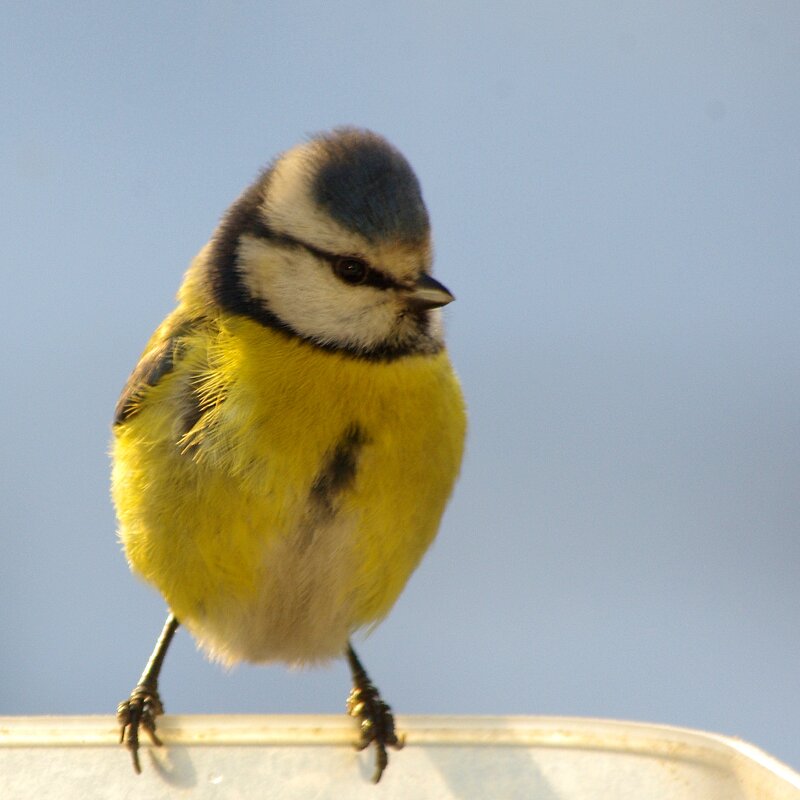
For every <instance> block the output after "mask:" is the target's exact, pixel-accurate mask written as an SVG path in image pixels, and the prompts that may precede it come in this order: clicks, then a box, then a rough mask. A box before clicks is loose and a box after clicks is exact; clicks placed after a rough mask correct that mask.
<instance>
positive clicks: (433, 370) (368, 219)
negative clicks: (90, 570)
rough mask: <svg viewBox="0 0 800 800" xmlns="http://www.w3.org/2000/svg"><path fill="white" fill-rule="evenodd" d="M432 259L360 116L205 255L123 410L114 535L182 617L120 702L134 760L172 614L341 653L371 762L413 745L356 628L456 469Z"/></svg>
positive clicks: (390, 154) (411, 561)
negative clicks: (357, 645)
mask: <svg viewBox="0 0 800 800" xmlns="http://www.w3.org/2000/svg"><path fill="white" fill-rule="evenodd" d="M429 266H430V244H429V232H428V223H427V214H426V213H425V211H424V206H423V205H422V200H421V196H420V195H419V189H418V185H417V184H416V179H415V178H414V176H413V173H411V171H410V168H409V167H408V165H407V164H406V162H405V161H404V160H403V159H402V156H400V155H399V154H398V153H397V152H396V151H394V150H393V149H392V148H391V147H390V146H389V145H388V144H386V143H385V142H384V141H383V140H381V139H380V138H379V137H375V136H374V134H369V133H367V132H360V131H352V130H344V131H338V132H334V134H331V135H329V136H327V137H321V138H319V139H317V140H314V141H312V142H311V143H310V144H309V145H306V146H303V147H300V148H297V149H295V150H293V151H290V152H289V153H288V154H286V155H285V156H283V157H282V158H281V159H280V160H279V161H278V162H277V163H276V164H275V165H273V167H272V168H271V170H270V171H269V172H268V173H266V174H265V175H264V176H262V178H260V179H259V181H258V182H257V183H256V184H254V186H253V187H252V188H251V189H250V190H248V192H246V193H245V195H243V196H242V198H240V200H239V201H237V203H236V204H234V206H233V207H232V209H231V210H230V211H229V213H228V215H227V216H226V218H225V219H224V220H223V223H222V224H221V226H220V229H219V231H218V232H217V233H216V234H215V237H214V239H212V242H211V243H210V244H209V245H208V246H207V247H205V248H204V249H203V250H202V251H201V253H200V254H199V255H198V257H197V258H196V259H195V261H194V262H193V264H192V266H191V268H190V270H189V271H188V273H187V275H186V278H185V280H184V284H183V286H182V288H181V291H180V293H179V304H178V307H177V309H176V310H175V311H174V312H173V313H172V314H171V315H170V316H169V317H168V318H167V319H166V320H165V321H164V323H163V324H162V325H161V326H160V327H159V328H158V330H157V331H156V332H155V334H154V335H153V337H152V339H151V340H150V342H149V343H148V345H147V347H146V349H145V352H144V353H143V355H142V358H141V360H140V362H139V365H138V366H137V368H136V370H135V371H134V373H133V374H132V376H131V378H130V380H129V383H128V385H127V386H126V388H125V391H124V392H123V395H122V397H121V399H120V403H119V405H118V408H117V417H116V423H115V426H114V441H113V462H114V466H113V478H112V493H113V498H114V503H115V506H116V509H117V515H118V519H119V535H120V538H121V541H122V543H123V545H124V547H125V552H126V554H127V557H128V560H129V562H130V565H131V568H132V569H133V570H134V571H135V572H136V573H138V574H139V575H141V576H142V577H143V578H144V579H146V580H147V581H149V582H150V583H151V584H153V585H154V586H155V587H156V588H157V589H158V590H159V591H160V592H161V593H162V594H163V596H164V598H165V599H166V601H167V603H168V605H169V608H170V610H171V613H172V616H171V618H170V619H171V622H170V623H168V628H169V632H168V633H167V629H166V628H165V636H166V639H165V641H164V642H163V643H162V642H160V643H159V648H160V649H159V648H157V653H159V655H158V657H156V655H155V654H154V659H155V661H156V662H157V663H156V664H155V666H153V664H152V662H151V664H150V665H148V669H147V670H146V671H145V674H144V675H143V676H142V679H141V681H140V684H139V685H138V686H137V687H136V689H135V690H134V692H133V693H132V695H131V698H130V700H129V701H126V703H123V704H122V706H121V707H120V719H121V721H122V724H123V737H124V738H125V739H126V741H127V743H128V746H129V747H130V749H131V750H132V751H133V754H134V763H135V765H136V767H137V769H138V757H137V755H136V751H137V748H138V738H137V737H138V733H137V732H138V727H139V725H140V724H142V725H144V727H145V728H146V729H147V730H149V731H150V732H151V733H152V731H153V730H154V727H155V723H154V718H155V716H156V715H157V714H158V713H160V710H161V703H160V699H159V698H158V693H157V690H156V682H157V676H158V671H159V670H160V665H161V660H163V655H164V652H165V651H166V646H167V645H168V644H169V639H170V638H171V635H172V633H173V632H174V629H175V627H177V621H178V620H179V621H180V623H182V624H183V625H185V626H186V627H187V628H188V629H189V630H190V631H191V632H192V634H193V635H194V636H195V638H196V639H197V640H198V642H199V643H200V644H201V646H203V647H204V649H206V650H207V652H208V653H209V654H210V655H211V656H212V657H214V658H217V659H219V660H221V661H223V662H225V663H235V662H236V661H240V660H247V661H253V662H265V661H273V660H282V661H286V662H289V663H313V662H318V661H323V660H326V659H329V658H332V657H336V656H341V655H345V654H346V655H347V656H348V658H349V659H350V661H351V666H352V667H353V674H354V684H355V687H356V688H355V689H354V692H355V693H356V695H357V696H358V697H362V698H372V699H371V700H370V702H371V703H372V706H371V707H370V708H367V709H366V710H364V705H365V702H363V701H359V702H356V703H354V706H353V707H354V708H356V711H354V712H353V713H355V714H356V715H357V716H360V717H362V720H363V722H362V724H363V725H364V732H363V736H364V737H365V738H364V739H363V741H364V743H367V742H369V741H375V743H376V745H377V746H378V751H379V758H378V772H377V777H380V773H381V771H382V769H383V767H384V766H385V763H386V755H385V745H386V744H390V745H394V746H399V743H400V742H399V740H398V739H397V737H396V735H395V734H394V728H393V722H392V718H391V713H390V712H389V709H388V706H386V705H385V703H383V702H382V701H381V700H380V698H379V696H378V695H377V690H375V689H374V687H373V686H372V685H371V684H370V683H369V681H368V679H367V676H366V673H365V672H364V671H363V667H361V665H360V662H358V660H357V657H356V656H355V654H354V652H353V651H352V648H351V647H350V645H349V638H350V636H351V634H352V633H353V632H354V631H356V630H358V629H360V628H364V627H368V626H371V625H373V624H374V623H376V622H377V621H379V620H380V619H381V618H382V617H383V616H384V615H385V614H386V613H387V612H388V611H389V609H390V608H391V606H392V605H393V603H394V602H395V600H396V599H397V596H398V595H399V593H400V592H401V591H402V589H403V587H404V585H405V583H406V581H407V580H408V578H409V576H410V575H411V573H412V571H413V570H414V568H415V567H416V566H417V564H418V562H419V560H420V558H421V557H422V555H423V553H424V552H425V550H426V549H427V547H428V546H429V544H430V543H431V541H432V539H433V537H434V536H435V534H436V531H437V528H438V526H439V522H440V519H441V516H442V513H443V511H444V508H445V504H446V502H447V499H448V497H449V495H450V492H451V490H452V487H453V483H454V481H455V478H456V476H457V474H458V470H459V465H460V463H461V457H462V449H463V440H464V433H465V425H466V418H465V411H464V403H463V398H462V395H461V391H460V388H459V385H458V382H457V380H456V377H455V375H454V373H453V370H452V367H451V365H450V361H449V359H448V356H447V353H446V350H445V349H444V346H443V343H442V339H441V332H440V326H439V321H438V317H437V315H438V313H439V312H438V311H435V309H437V308H438V307H439V306H441V305H444V304H445V303H447V302H449V301H450V300H452V295H450V294H449V292H448V291H447V290H446V289H445V288H444V287H443V286H442V285H441V284H439V283H438V282H437V281H435V280H434V279H433V278H431V277H430V275H429V272H428V270H429ZM170 626H171V627H170ZM373 695H374V696H373ZM367 723H368V724H367Z"/></svg>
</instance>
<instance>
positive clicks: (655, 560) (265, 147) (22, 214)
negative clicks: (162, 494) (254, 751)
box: [0, 0, 800, 767]
mask: <svg viewBox="0 0 800 800" xmlns="http://www.w3.org/2000/svg"><path fill="white" fill-rule="evenodd" d="M0 75H2V79H0V108H2V110H3V111H2V119H3V122H2V125H0V170H2V171H1V173H0V175H1V176H2V185H3V187H2V192H1V193H0V203H2V208H1V209H0V227H1V230H0V236H1V238H2V242H3V258H2V261H3V287H4V288H3V291H2V293H0V309H2V321H3V332H4V340H5V346H4V347H3V348H2V356H0V357H1V358H2V374H3V376H4V380H3V391H2V393H0V424H2V429H1V430H0V448H1V450H2V465H3V481H2V486H1V487H0V530H1V531H2V537H3V538H2V542H3V545H4V547H3V559H2V566H0V570H2V577H1V578H0V598H2V609H3V612H2V617H1V618H0V637H1V638H2V641H3V643H4V645H3V647H2V652H0V713H11V714H34V713H35V714H42V713H63V714H76V713H82V712H89V713H106V712H107V713H111V712H112V711H113V710H114V708H115V706H116V704H117V702H118V701H119V700H120V699H122V698H123V697H124V696H125V695H126V693H127V692H128V691H129V689H130V688H131V687H132V685H133V683H134V682H135V680H136V678H137V677H138V675H139V672H140V670H141V668H142V666H143V665H144V663H145V660H146V659H147V656H148V654H149V652H150V649H151V647H152V645H153V642H154V640H155V637H156V634H157V633H158V631H159V629H160V627H161V624H162V622H163V604H162V601H161V599H160V597H158V596H157V595H156V594H155V593H154V592H153V591H152V590H150V589H149V588H147V587H146V586H144V585H143V584H142V583H140V582H139V581H137V580H136V579H134V578H133V577H131V576H130V574H129V573H128V570H127V567H126V565H125V562H124V559H123V557H122V555H121V554H120V552H119V547H118V545H117V543H116V541H115V536H114V527H115V523H114V518H113V512H112V509H111V505H110V502H109V498H108V486H107V484H108V476H107V473H108V462H107V455H106V450H107V443H108V438H109V420H110V417H111V413H112V409H113V406H114V403H115V401H116V397H117V393H118V392H119V390H120V388H121V386H122V385H123V383H124V381H125V379H126V377H127V375H128V372H129V371H130V369H131V368H132V367H133V365H134V363H135V361H136V359H137V357H138V355H139V352H140V351H141V348H142V346H143V345H144V343H145V341H146V340H147V338H148V337H149V335H150V333H151V331H152V329H153V328H154V327H155V326H156V325H157V324H158V322H159V321H160V320H161V318H162V317H163V316H164V314H165V313H166V312H168V311H169V310H170V308H171V307H172V305H173V296H174V293H175V291H176V289H177V287H178V284H179V282H180V279H181V275H182V272H183V270H184V268H185V266H186V265H187V263H188V261H189V259H190V258H191V257H192V256H193V254H194V253H195V251H196V250H197V249H198V248H199V247H200V246H201V245H202V244H203V243H204V242H205V240H206V239H207V237H208V235H209V234H210V233H211V231H212V229H213V227H214V225H215V223H216V221H217V219H218V217H219V215H220V214H221V213H222V212H223V211H224V209H225V208H226V207H227V205H228V204H229V203H230V202H231V201H232V200H233V199H234V198H235V197H236V196H237V194H238V193H239V192H240V191H241V190H242V189H243V188H244V187H245V186H246V185H247V183H248V182H249V181H250V180H251V178H253V177H254V176H255V174H256V173H257V171H258V170H259V168H260V167H261V166H263V165H264V164H265V163H266V162H268V161H269V160H270V159H271V158H272V157H273V155H274V154H276V153H277V152H279V151H281V150H282V149H285V148H287V147H289V146H291V145H292V144H294V143H295V142H296V141H297V140H298V139H300V138H302V137H303V136H304V135H306V134H307V133H310V132H314V131H317V130H320V129H323V128H327V127H330V126H332V125H335V124H341V123H354V124H358V125H364V126H368V127H371V128H374V129H375V130H377V131H380V132H381V133H383V134H385V135H386V136H387V137H388V138H389V139H390V140H391V141H393V142H394V143H395V144H396V145H397V146H398V147H400V148H401V149H402V150H403V151H404V152H405V153H406V155H407V156H408V158H409V159H410V160H411V162H412V164H413V165H414V167H415V168H416V170H417V172H418V174H419V177H420V179H421V181H422V185H423V189H424V192H425V196H426V199H427V202H428V205H429V209H430V212H431V216H432V219H433V222H434V226H435V235H436V245H437V275H438V277H439V278H440V279H441V280H442V281H443V282H445V283H446V284H447V285H448V286H449V287H450V288H451V289H452V290H453V291H454V293H455V294H456V295H457V297H458V300H457V302H456V303H454V304H453V305H452V306H451V307H450V308H449V309H448V310H447V315H446V319H447V324H448V330H449V340H450V344H451V350H452V354H453V359H454V361H455V363H456V365H457V367H458V370H459V372H460V374H461V377H462V380H463V384H464V389H465V391H466V395H467V398H468V400H469V404H470V412H471V425H472V428H471V435H470V440H469V451H468V456H467V459H466V463H465V465H464V470H463V476H462V479H461V482H460V484H459V487H458V490H457V492H456V494H455V496H454V498H453V501H452V504H451V507H450V510H449V512H448V514H447V517H446V519H445V523H444V525H443V528H442V531H441V536H440V538H439V539H438V540H437V543H436V545H435V546H434V548H433V550H432V551H431V552H430V554H429V556H428V557H427V559H426V560H425V562H424V564H423V566H422V567H421V568H420V570H419V571H418V572H417V574H416V575H415V576H414V578H413V579H412V581H411V583H410V584H409V587H408V589H407V591H406V593H405V594H404V595H403V597H402V598H401V600H400V601H399V603H398V605H397V607H396V608H395V610H394V612H393V613H392V615H391V616H390V618H389V619H388V620H387V621H386V622H385V623H384V624H383V626H381V627H380V628H379V629H378V630H377V631H376V632H375V634H374V635H373V636H372V637H371V638H369V639H368V640H367V641H366V642H365V643H363V644H362V646H361V653H362V656H363V658H364V660H365V662H366V664H367V665H368V667H369V669H370V671H371V672H372V674H373V676H374V677H375V679H376V682H377V683H378V684H379V685H380V686H381V687H382V689H383V691H384V694H385V695H386V697H387V699H388V700H389V702H390V703H392V705H393V706H394V707H395V709H396V710H397V711H398V712H400V713H451V712H457V713H514V714H568V715H581V716H603V717H618V718H625V719H636V720H647V721H654V722H665V723H674V724H678V725H687V726H695V727H700V728H706V729H711V730H715V731H719V732H723V733H728V734H735V735H739V736H742V737H744V738H746V739H749V740H751V741H753V742H754V743H756V744H758V745H760V746H762V747H764V748H766V749H767V750H769V751H770V752H772V753H774V754H775V755H777V756H779V757H781V758H783V759H785V760H787V761H788V762H789V763H791V764H792V765H794V766H795V767H800V678H799V677H798V675H799V674H800V673H798V664H800V641H799V640H798V617H799V616H800V614H799V612H800V587H798V573H799V571H800V536H799V535H798V533H799V531H798V527H799V526H800V522H799V520H800V487H799V486H798V483H799V481H798V478H799V477H800V376H799V374H798V363H799V362H800V271H799V270H798V265H799V264H800V6H798V5H797V4H796V3H791V2H760V3H757V4H756V3H744V2H728V3H722V2H708V1H699V0H691V2H688V1H687V2H671V3H661V2H620V3H614V4H610V3H577V2H563V0H558V2H541V3H540V2H533V1H531V0H526V1H525V2H516V3H512V2H505V3H504V2H500V3H493V4H488V3H487V4H484V3H470V2H466V3H455V2H438V3H426V2H407V3H397V2H394V3H376V2H360V3H359V2H342V3H323V2H316V3H303V2H300V3H296V4H288V3H270V2H265V1H264V0H261V2H242V3H234V2H221V1H217V2H181V3H176V2H171V3H170V2H168V3H154V2H143V3H131V4H128V5H127V6H123V5H121V4H118V3H114V4H112V3H99V2H98V3H70V4H65V3H55V2H51V3H48V2H31V3H24V4H23V3H15V4H12V3H5V4H3V6H2V9H0ZM162 688H163V693H164V697H165V701H166V705H167V708H168V710H169V711H174V712H250V711H252V712H309V713H310V712H336V711H340V710H342V709H343V704H344V699H345V696H346V694H347V690H348V678H347V671H346V668H345V666H344V664H337V665H334V666H333V667H332V668H331V669H329V670H321V671H315V672H308V673H287V672H286V671H285V670H284V669H282V668H280V667H271V668H266V669H265V668H240V669H237V670H235V671H234V672H233V673H232V674H229V675H226V674H224V673H223V672H222V671H221V670H220V669H218V668H217V667H215V666H213V665H210V664H208V663H207V662H206V661H205V660H204V659H203V658H202V656H200V655H199V654H198V653H196V652H195V650H194V646H193V644H192V643H191V640H190V639H189V637H188V636H187V635H186V634H185V632H181V634H180V635H179V636H178V638H177V640H176V643H175V646H174V650H173V652H171V654H170V656H169V657H168V659H167V662H166V666H165V670H164V675H163V684H162ZM120 759H121V762H122V761H124V759H125V757H124V754H120Z"/></svg>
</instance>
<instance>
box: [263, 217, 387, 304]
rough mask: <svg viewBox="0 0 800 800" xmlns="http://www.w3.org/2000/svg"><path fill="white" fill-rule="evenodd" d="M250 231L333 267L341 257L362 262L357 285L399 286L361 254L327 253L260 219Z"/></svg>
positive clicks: (379, 287)
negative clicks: (363, 270) (362, 272)
mask: <svg viewBox="0 0 800 800" xmlns="http://www.w3.org/2000/svg"><path fill="white" fill-rule="evenodd" d="M248 233H252V234H253V235H254V236H257V237H259V238H261V239H269V240H270V241H272V242H276V243H277V244H284V245H287V246H289V247H302V248H303V249H304V250H307V251H308V252H309V253H312V254H313V255H315V256H316V257H317V258H319V259H321V260H323V261H327V262H328V264H330V265H331V267H334V266H335V265H336V264H337V263H338V262H340V261H341V260H342V259H347V258H352V259H353V260H355V261H360V262H362V263H363V264H364V265H365V266H366V268H367V274H366V277H365V278H364V280H362V281H360V282H359V283H358V284H357V285H358V286H373V287H375V288H376V289H398V288H401V286H400V284H399V283H398V282H397V281H394V280H392V279H391V278H390V277H389V276H388V275H386V274H385V273H383V272H381V271H380V270H377V269H375V268H374V267H372V266H370V264H369V262H368V261H367V260H366V259H365V258H363V257H362V256H359V255H356V254H354V253H329V252H328V251H327V250H320V248H319V247H314V245H313V244H308V243H307V242H304V241H302V240H300V239H295V237H294V236H289V235H287V234H285V233H275V232H274V231H272V230H271V229H270V228H269V227H268V226H267V225H266V224H264V223H263V222H262V221H261V220H260V219H255V220H253V221H252V224H251V226H250V230H249V231H248Z"/></svg>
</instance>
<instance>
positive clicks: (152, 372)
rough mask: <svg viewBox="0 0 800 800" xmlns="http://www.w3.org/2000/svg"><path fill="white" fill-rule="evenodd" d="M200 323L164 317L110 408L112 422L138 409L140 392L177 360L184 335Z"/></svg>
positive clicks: (117, 423)
mask: <svg viewBox="0 0 800 800" xmlns="http://www.w3.org/2000/svg"><path fill="white" fill-rule="evenodd" d="M200 324H201V320H199V319H185V318H183V319H181V318H178V319H174V320H172V319H167V320H166V321H165V322H164V324H163V325H162V326H161V329H160V330H158V331H157V332H156V335H155V336H153V340H152V342H151V345H150V346H149V347H148V348H147V349H146V350H145V352H144V354H143V355H142V357H141V358H140V359H139V363H138V364H137V365H136V368H135V369H134V370H133V372H132V373H131V376H130V377H129V378H128V381H127V383H126V384H125V388H124V389H123V390H122V394H120V397H119V400H118V401H117V406H116V408H115V409H114V424H115V425H119V424H120V423H122V422H125V421H126V420H129V419H130V418H131V417H132V416H134V415H135V414H136V412H137V411H138V410H139V408H140V405H139V401H140V400H141V398H142V395H143V394H144V391H145V390H146V389H147V388H148V387H150V386H155V385H156V384H157V383H158V382H159V381H160V380H161V379H162V378H163V377H164V376H165V375H167V374H169V373H170V372H171V371H172V368H173V367H174V366H175V364H176V363H177V362H178V361H179V360H180V358H181V356H182V355H183V352H184V351H185V349H186V345H185V337H186V336H187V334H189V333H191V332H192V331H193V330H195V329H196V328H198V327H199V326H200Z"/></svg>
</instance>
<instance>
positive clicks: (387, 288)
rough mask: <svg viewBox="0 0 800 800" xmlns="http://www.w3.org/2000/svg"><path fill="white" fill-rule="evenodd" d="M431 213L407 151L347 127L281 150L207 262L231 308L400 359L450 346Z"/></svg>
mask: <svg viewBox="0 0 800 800" xmlns="http://www.w3.org/2000/svg"><path fill="white" fill-rule="evenodd" d="M431 259H432V254H431V239H430V224H429V221H428V213H427V211H426V209H425V204H424V203H423V200H422V193H421V191H420V187H419V182H418V181H417V178H416V176H415V175H414V172H413V171H412V169H411V167H410V165H409V164H408V162H407V161H406V159H405V158H404V157H403V156H402V155H401V154H400V153H399V152H398V151H397V150H396V149H395V148H394V147H392V146H391V145H390V144H389V143H388V142H387V141H386V140H384V139H383V138H381V137H380V136H378V135H377V134H375V133H372V132H370V131H365V130H360V129H354V128H340V129H336V130H334V131H332V132H330V133H326V134H322V135H320V136H317V137H315V138H313V139H311V140H310V141H308V142H306V143H304V144H301V145H298V146H297V147H295V148H293V149H291V150H289V151H288V152H286V153H284V154H283V155H282V156H280V157H279V158H278V159H277V160H276V161H275V162H274V163H273V164H272V165H271V166H270V167H269V168H268V169H267V170H266V171H265V172H264V173H263V174H262V175H261V176H260V177H259V179H258V180H257V181H256V182H255V183H254V184H253V185H252V186H251V187H250V188H249V189H248V190H247V191H246V192H245V193H244V194H243V195H242V196H241V197H240V198H239V199H238V200H237V201H236V202H235V203H234V204H233V205H232V206H231V208H230V209H229V210H228V212H227V213H226V214H225V216H224V218H223V220H222V222H221V223H220V226H219V228H218V229H217V231H216V233H215V234H214V238H213V240H212V242H211V246H210V248H209V251H208V262H207V263H208V268H209V270H210V278H211V285H212V291H213V296H214V300H215V302H216V303H218V304H219V305H220V306H222V307H223V308H225V309H227V310H229V311H232V312H234V313H242V314H246V315H248V316H251V317H253V318H254V319H257V320H259V321H261V322H262V323H264V324H267V325H270V326H272V327H277V328H279V329H283V330H285V331H287V332H289V333H292V334H295V335H298V336H300V337H301V338H303V339H306V340H308V341H311V342H313V343H314V344H316V345H318V346H322V347H327V348H331V349H337V350H342V351H346V352H350V353H353V354H355V355H358V356H362V357H373V358H392V357H397V356H400V355H404V354H407V353H415V352H434V351H435V350H437V349H439V347H440V346H441V333H440V323H439V320H438V316H437V313H436V312H435V311H434V309H437V308H439V307H440V306H443V305H446V304H447V303H449V302H450V301H451V300H452V299H453V296H452V295H451V294H450V292H449V291H448V290H447V289H446V288H445V287H444V286H442V284H440V283H439V282H438V281H436V280H435V279H434V278H433V277H431V274H430V269H431Z"/></svg>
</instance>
